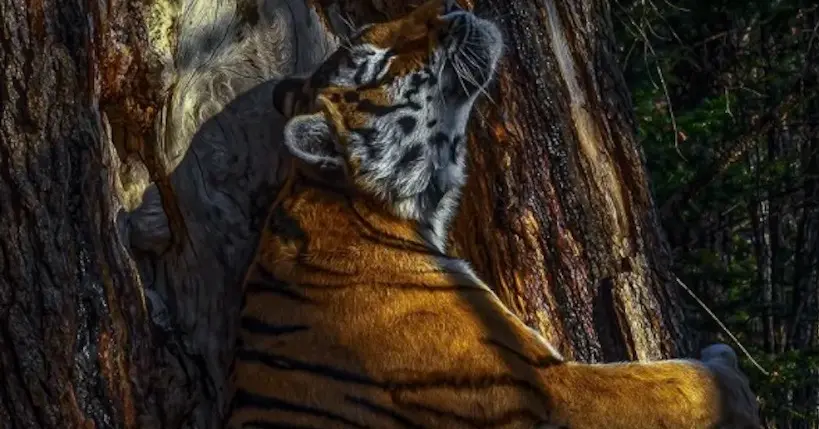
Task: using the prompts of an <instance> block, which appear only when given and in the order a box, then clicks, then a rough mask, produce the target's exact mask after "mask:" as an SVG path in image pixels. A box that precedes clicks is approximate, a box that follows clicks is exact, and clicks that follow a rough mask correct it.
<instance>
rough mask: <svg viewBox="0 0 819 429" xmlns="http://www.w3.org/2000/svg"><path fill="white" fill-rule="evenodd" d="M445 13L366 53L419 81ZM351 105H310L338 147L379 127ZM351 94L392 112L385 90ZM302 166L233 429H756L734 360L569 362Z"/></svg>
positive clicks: (402, 228)
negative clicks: (386, 58)
mask: <svg viewBox="0 0 819 429" xmlns="http://www.w3.org/2000/svg"><path fill="white" fill-rule="evenodd" d="M440 10H441V2H440V1H436V0H432V1H430V2H428V3H426V4H425V5H423V6H421V7H420V8H419V9H418V10H417V11H416V12H414V13H413V14H410V15H409V16H408V17H405V18H402V19H400V20H397V21H393V22H390V23H386V24H381V25H376V26H374V27H372V28H370V29H369V30H368V32H367V33H365V35H364V36H363V37H364V38H365V39H368V40H370V42H371V43H374V44H378V45H379V46H382V47H392V46H396V45H401V44H402V43H404V44H405V45H403V46H412V49H408V51H407V52H408V53H407V55H408V56H407V58H406V59H405V60H404V62H399V63H398V65H395V63H393V64H392V65H391V68H390V72H391V73H393V72H395V73H405V72H406V71H407V69H415V68H419V67H423V66H424V64H423V61H424V60H423V58H424V53H423V52H425V50H426V48H423V49H420V48H419V46H421V45H423V43H422V44H420V45H419V44H418V43H416V42H417V41H419V40H420V41H423V42H424V43H427V42H428V40H427V39H429V40H434V37H431V36H430V35H431V34H434V32H435V28H436V27H435V26H436V25H437V24H436V23H437V16H438V14H439V13H440ZM429 43H431V42H429ZM393 67H395V69H393ZM350 91H352V90H348V89H346V88H339V87H329V88H319V89H317V90H316V93H315V94H313V97H314V99H312V100H311V102H310V104H311V105H315V106H320V107H321V108H320V114H321V115H324V117H325V118H326V119H327V120H328V122H329V123H330V124H331V127H330V128H332V129H333V130H332V132H333V133H334V136H335V138H337V140H338V143H339V144H340V145H341V146H342V147H344V146H345V144H346V143H345V138H346V137H345V135H346V132H347V130H349V129H351V128H355V127H362V126H364V125H365V124H366V123H367V120H368V118H367V117H366V115H365V114H363V113H362V112H360V111H357V110H356V109H355V107H354V106H353V105H351V104H348V103H345V102H344V100H345V98H346V97H345V95H347V93H348V92H350ZM354 91H356V97H358V98H367V99H368V100H369V101H370V102H371V103H373V104H377V105H381V106H386V105H388V104H389V103H390V100H389V99H388V97H387V93H386V91H385V90H384V89H382V88H380V87H374V88H369V89H361V88H356V89H354ZM301 113H302V114H304V112H301ZM346 162H347V163H348V164H351V165H350V166H351V167H352V168H353V169H354V170H355V169H356V168H358V166H357V165H356V162H355V160H350V159H346ZM299 165H300V166H299V167H298V168H295V169H294V170H293V176H292V177H291V179H290V180H288V183H287V185H286V186H285V187H284V188H283V190H282V193H281V194H280V195H279V196H278V198H277V199H276V202H275V203H274V204H273V206H272V208H271V211H270V214H269V217H268V219H267V221H266V224H265V228H264V230H263V232H262V235H261V238H260V243H259V247H258V250H257V253H256V256H255V258H254V260H253V262H252V264H251V266H250V268H249V270H248V272H247V276H246V278H245V283H244V288H245V289H244V290H245V300H244V304H243V308H242V328H241V331H240V340H241V341H240V346H239V350H238V351H237V356H236V360H235V363H234V373H233V377H234V380H233V381H234V394H233V395H234V400H233V404H232V408H231V410H230V412H229V415H228V427H230V428H242V427H263V428H264V427H269V428H272V427H297V428H334V427H339V428H344V427H357V428H484V427H491V428H507V429H517V428H520V429H524V428H525V429H530V428H534V427H543V428H558V427H564V428H572V429H594V428H611V429H649V428H652V429H653V428H680V429H695V428H715V429H716V428H737V429H747V428H753V427H758V422H757V420H756V416H755V415H754V413H755V411H756V408H755V402H754V399H753V398H751V397H750V396H749V394H750V390H749V389H748V387H747V382H746V381H744V378H742V376H741V373H740V372H739V371H738V370H737V369H736V368H735V366H734V363H732V362H731V361H730V359H728V360H726V359H725V358H723V357H715V358H714V359H712V360H710V361H708V362H705V363H703V362H698V361H693V360H667V361H659V362H654V363H618V364H600V365H589V364H580V363H572V362H564V361H563V359H562V357H560V356H559V355H558V354H557V353H556V352H555V351H554V349H553V348H552V347H551V346H550V345H549V344H548V343H547V342H546V341H545V340H544V339H543V338H542V337H541V336H540V335H539V334H537V333H536V332H535V331H533V330H531V329H530V328H528V327H527V326H526V325H524V323H523V322H522V321H521V320H520V319H519V318H517V317H515V316H514V315H513V314H512V313H511V312H510V311H509V310H508V309H507V308H506V307H505V306H504V305H503V304H502V303H501V302H500V300H499V299H498V298H497V296H496V295H495V294H494V293H493V292H492V291H491V290H490V289H489V288H488V287H487V286H486V285H485V284H484V283H483V282H481V280H480V279H478V278H477V277H476V276H475V275H474V274H473V273H472V271H471V269H470V268H469V267H468V266H467V265H466V263H465V262H463V261H460V260H457V259H455V258H452V257H449V256H447V255H445V254H443V253H441V252H440V251H438V250H436V249H435V248H434V247H433V246H431V245H430V244H429V242H428V241H426V240H425V239H424V238H423V237H422V236H420V235H419V233H418V231H419V227H420V225H419V223H418V221H416V220H410V219H406V218H402V217H399V216H398V215H396V214H395V213H394V212H393V211H391V210H389V209H388V208H387V207H386V206H385V203H384V202H383V201H379V200H378V199H377V198H374V197H372V195H368V194H366V192H363V191H362V190H361V188H362V186H361V185H360V184H357V183H355V181H353V182H352V183H335V184H330V183H328V181H326V180H324V181H322V180H316V179H315V177H314V176H315V175H314V174H302V173H306V172H307V169H306V168H305V167H304V166H301V164H299ZM319 176H320V175H319ZM365 195H367V196H365Z"/></svg>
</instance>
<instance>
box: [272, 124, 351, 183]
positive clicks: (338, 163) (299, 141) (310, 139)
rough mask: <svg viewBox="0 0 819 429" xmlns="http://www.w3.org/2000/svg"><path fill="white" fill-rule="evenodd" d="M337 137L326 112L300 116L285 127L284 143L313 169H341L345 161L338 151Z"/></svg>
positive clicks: (293, 153) (294, 154)
mask: <svg viewBox="0 0 819 429" xmlns="http://www.w3.org/2000/svg"><path fill="white" fill-rule="evenodd" d="M335 139H336V136H335V134H334V133H333V128H332V125H331V124H330V121H329V120H328V119H327V114H326V113H325V112H324V111H321V112H319V113H314V114H310V115H298V116H296V117H294V118H293V119H291V120H290V121H288V122H287V125H285V127H284V143H285V145H286V146H287V149H288V150H289V151H290V153H291V154H292V155H293V156H295V157H296V158H298V159H300V160H301V161H302V162H304V163H306V164H307V165H308V166H311V167H318V168H319V169H322V170H324V169H341V168H343V166H344V159H343V158H342V156H341V153H339V151H338V150H336V140H335Z"/></svg>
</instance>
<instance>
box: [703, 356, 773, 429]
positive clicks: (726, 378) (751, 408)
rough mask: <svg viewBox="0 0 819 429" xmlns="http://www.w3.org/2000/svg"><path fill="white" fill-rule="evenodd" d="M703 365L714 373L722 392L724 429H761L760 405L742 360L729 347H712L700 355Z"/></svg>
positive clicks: (721, 408) (722, 426)
mask: <svg viewBox="0 0 819 429" xmlns="http://www.w3.org/2000/svg"><path fill="white" fill-rule="evenodd" d="M700 361H701V362H702V363H703V364H704V365H705V366H706V367H707V368H708V370H710V371H711V373H712V374H713V376H714V380H715V382H716V383H717V385H718V386H719V390H720V402H721V404H720V410H721V411H722V419H721V421H722V425H721V426H720V428H725V429H761V428H762V423H761V421H760V419H759V403H758V402H757V399H756V395H755V394H754V393H753V391H752V390H751V386H750V383H749V382H748V377H746V376H745V374H744V373H743V372H742V370H740V368H739V359H738V358H737V355H736V353H735V352H734V350H733V349H732V348H731V347H730V346H728V345H727V344H722V343H717V344H712V345H710V346H708V347H706V348H704V349H702V351H701V352H700Z"/></svg>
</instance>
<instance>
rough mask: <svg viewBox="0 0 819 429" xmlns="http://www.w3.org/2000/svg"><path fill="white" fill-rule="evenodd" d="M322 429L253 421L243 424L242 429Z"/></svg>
mask: <svg viewBox="0 0 819 429" xmlns="http://www.w3.org/2000/svg"><path fill="white" fill-rule="evenodd" d="M244 428H248V429H322V428H319V427H317V426H307V425H294V424H292V423H278V422H265V421H262V420H251V421H248V422H245V423H244V424H242V429H244Z"/></svg>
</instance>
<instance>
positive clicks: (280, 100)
mask: <svg viewBox="0 0 819 429" xmlns="http://www.w3.org/2000/svg"><path fill="white" fill-rule="evenodd" d="M305 81H306V79H303V78H300V77H287V78H284V79H282V80H281V81H279V83H277V84H276V86H275V87H274V88H273V107H275V108H276V110H278V111H279V113H281V114H282V116H284V117H285V118H287V119H290V118H292V117H293V115H295V114H296V112H297V111H298V108H299V107H302V108H304V103H305V102H306V100H307V94H305V93H304V83H305ZM300 104H301V106H299V105H300Z"/></svg>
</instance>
